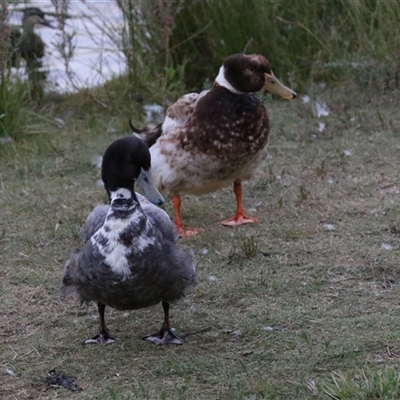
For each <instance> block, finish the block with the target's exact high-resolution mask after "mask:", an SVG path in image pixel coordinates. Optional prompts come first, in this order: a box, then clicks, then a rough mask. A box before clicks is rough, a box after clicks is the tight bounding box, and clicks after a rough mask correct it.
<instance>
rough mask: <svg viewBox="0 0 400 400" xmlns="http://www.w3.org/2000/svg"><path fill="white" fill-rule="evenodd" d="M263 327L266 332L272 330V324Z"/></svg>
mask: <svg viewBox="0 0 400 400" xmlns="http://www.w3.org/2000/svg"><path fill="white" fill-rule="evenodd" d="M263 329H264V331H267V332H272V331H273V330H274V328H273V327H272V326H269V325H268V326H263Z"/></svg>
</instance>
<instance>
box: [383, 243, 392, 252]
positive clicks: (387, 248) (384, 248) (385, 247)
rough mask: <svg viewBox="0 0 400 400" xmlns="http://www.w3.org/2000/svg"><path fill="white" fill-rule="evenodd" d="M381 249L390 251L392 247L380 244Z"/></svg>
mask: <svg viewBox="0 0 400 400" xmlns="http://www.w3.org/2000/svg"><path fill="white" fill-rule="evenodd" d="M381 249H382V250H387V251H390V250H392V249H393V247H392V246H391V245H390V244H389V243H382V246H381Z"/></svg>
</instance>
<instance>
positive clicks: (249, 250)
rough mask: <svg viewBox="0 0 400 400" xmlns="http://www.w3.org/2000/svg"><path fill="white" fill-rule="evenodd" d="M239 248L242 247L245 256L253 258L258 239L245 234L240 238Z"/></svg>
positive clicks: (256, 249)
mask: <svg viewBox="0 0 400 400" xmlns="http://www.w3.org/2000/svg"><path fill="white" fill-rule="evenodd" d="M240 248H241V249H242V251H243V253H244V255H245V256H246V258H254V257H255V256H256V255H257V251H258V240H257V238H256V237H254V236H246V237H244V238H243V239H242V242H241V243H240Z"/></svg>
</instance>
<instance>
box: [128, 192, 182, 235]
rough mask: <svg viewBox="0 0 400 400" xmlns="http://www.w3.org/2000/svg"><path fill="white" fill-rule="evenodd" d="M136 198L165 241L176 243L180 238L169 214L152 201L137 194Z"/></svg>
mask: <svg viewBox="0 0 400 400" xmlns="http://www.w3.org/2000/svg"><path fill="white" fill-rule="evenodd" d="M136 196H137V198H138V200H139V203H140V205H141V207H142V209H143V211H144V212H145V214H146V216H147V218H149V219H150V221H151V222H152V224H153V225H154V226H155V227H157V228H158V230H159V231H160V232H161V234H162V236H163V239H165V240H168V241H170V242H173V243H176V242H177V241H178V238H179V235H178V231H177V230H176V227H175V225H174V223H173V222H172V221H171V218H170V217H169V216H168V214H167V213H166V212H165V211H164V210H163V209H162V208H159V207H157V206H155V205H154V204H152V203H150V201H149V200H147V199H146V198H145V197H144V196H142V195H141V194H139V193H136Z"/></svg>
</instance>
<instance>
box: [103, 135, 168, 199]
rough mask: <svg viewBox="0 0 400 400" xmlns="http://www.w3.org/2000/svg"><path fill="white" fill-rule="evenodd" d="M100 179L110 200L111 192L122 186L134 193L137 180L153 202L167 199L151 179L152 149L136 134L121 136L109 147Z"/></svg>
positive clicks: (104, 157)
mask: <svg viewBox="0 0 400 400" xmlns="http://www.w3.org/2000/svg"><path fill="white" fill-rule="evenodd" d="M101 178H102V180H103V182H104V188H105V189H106V191H107V194H108V197H109V199H111V192H116V191H117V190H118V189H122V188H124V189H128V190H129V191H130V193H131V194H132V196H134V183H135V181H136V180H138V181H139V182H140V185H141V186H142V188H143V191H144V194H145V196H146V197H147V198H148V199H149V200H150V201H151V202H152V203H155V204H162V203H163V202H164V199H163V197H162V196H161V194H160V193H159V192H158V190H157V189H156V188H155V187H154V185H153V183H152V180H151V168H150V152H149V149H148V148H147V146H146V144H145V143H144V142H143V141H142V140H140V139H139V138H137V137H135V136H127V137H124V138H121V139H118V140H116V141H115V142H113V143H111V144H110V146H108V148H107V150H106V151H105V153H104V156H103V163H102V166H101Z"/></svg>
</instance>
